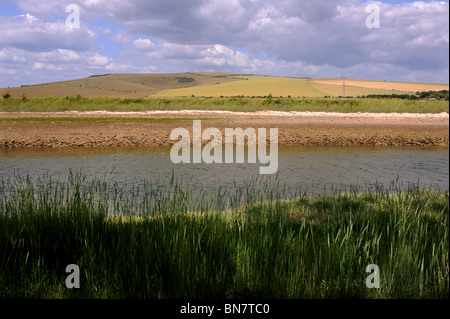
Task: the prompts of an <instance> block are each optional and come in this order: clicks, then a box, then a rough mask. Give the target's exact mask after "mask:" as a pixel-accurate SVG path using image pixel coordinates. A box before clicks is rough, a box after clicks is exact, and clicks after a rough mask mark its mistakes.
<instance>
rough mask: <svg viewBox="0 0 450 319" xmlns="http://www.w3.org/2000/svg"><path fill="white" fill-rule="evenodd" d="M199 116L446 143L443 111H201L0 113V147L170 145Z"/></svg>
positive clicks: (370, 138)
mask: <svg viewBox="0 0 450 319" xmlns="http://www.w3.org/2000/svg"><path fill="white" fill-rule="evenodd" d="M283 113H285V112H283ZM53 118H55V120H54V121H53V120H52V119H53ZM61 118H63V119H64V121H61ZM199 118H201V119H202V129H203V130H204V129H206V128H208V127H217V128H219V129H220V130H221V131H222V133H223V134H224V129H225V128H227V127H230V128H236V127H240V128H243V129H246V128H248V127H252V128H255V129H256V128H259V127H263V128H267V129H269V128H278V142H279V145H286V146H292V145H305V146H326V145H330V146H363V145H370V146H411V145H418V146H419V145H420V146H449V119H448V114H434V115H431V114H428V115H427V114H410V115H405V114H403V115H397V116H395V114H384V115H383V114H381V115H380V114H372V115H371V114H359V113H357V114H339V113H337V114H336V113H322V114H318V113H308V114H292V113H291V114H289V113H287V114H276V113H273V114H255V113H242V114H241V113H239V114H233V113H230V112H228V113H220V112H219V113H218V112H208V111H204V112H200V113H198V112H171V113H168V112H153V113H147V112H140V113H127V112H124V113H117V114H116V113H112V112H89V113H82V112H81V113H80V112H53V113H0V147H2V148H6V147H105V146H170V145H173V144H174V143H176V141H171V140H170V133H171V131H172V130H173V129H174V128H177V127H184V128H187V129H188V130H189V131H190V132H192V120H193V119H199ZM56 119H59V120H56ZM72 119H73V121H72ZM75 119H76V121H75ZM99 119H105V121H101V120H100V121H99ZM106 119H109V120H106ZM111 119H115V120H114V121H111ZM136 119H139V121H136ZM164 119H170V121H168V122H165V121H164ZM116 120H117V121H116ZM267 133H268V130H267Z"/></svg>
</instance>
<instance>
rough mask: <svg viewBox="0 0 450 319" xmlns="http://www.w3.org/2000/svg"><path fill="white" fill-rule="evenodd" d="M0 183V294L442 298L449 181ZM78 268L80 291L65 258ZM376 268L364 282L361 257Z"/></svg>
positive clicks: (73, 180) (75, 177) (445, 283)
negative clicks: (297, 191) (341, 185)
mask: <svg viewBox="0 0 450 319" xmlns="http://www.w3.org/2000/svg"><path fill="white" fill-rule="evenodd" d="M288 195H289V192H288V191H287V190H286V189H285V188H282V187H276V186H274V184H269V183H266V182H264V181H261V180H260V181H256V182H254V183H250V184H248V185H244V187H241V188H237V189H236V190H234V191H230V190H218V191H217V193H216V194H215V195H208V196H200V197H198V194H197V197H195V198H194V197H193V194H192V193H191V192H189V190H186V188H183V187H180V185H179V184H178V183H177V182H174V181H173V180H172V181H171V182H170V183H169V184H168V185H166V188H151V187H147V186H146V185H144V186H140V187H132V188H131V189H130V188H128V190H127V191H125V190H124V189H123V188H120V187H118V186H117V185H110V184H106V183H104V182H102V181H98V180H95V181H89V180H87V179H86V177H83V176H82V175H70V176H69V178H68V180H67V182H54V181H51V180H50V178H43V179H40V180H37V181H31V180H30V179H27V178H19V177H16V178H12V179H9V180H4V181H2V182H1V183H0V247H1V250H0V252H1V253H0V287H2V289H1V290H0V297H1V298H11V297H14V298H228V297H232V298H245V297H258V298H340V297H357V298H448V297H449V260H448V250H449V196H448V192H439V191H432V190H420V189H418V188H414V187H411V188H410V189H408V190H407V191H402V192H400V191H395V190H394V191H392V190H391V191H388V190H387V189H383V188H381V187H377V186H374V187H368V188H366V189H365V191H364V192H361V191H360V189H358V188H356V187H355V188H352V189H350V190H349V191H347V192H340V193H337V194H335V195H334V196H315V197H306V196H298V197H296V198H295V199H289V200H284V199H283V198H286V197H289V196H288ZM68 264H77V265H78V266H79V267H80V271H81V278H80V284H81V288H80V289H68V288H66V286H65V279H66V276H68V274H66V273H65V267H66V266H67V265H68ZM369 264H376V265H378V266H379V268H380V273H381V277H380V284H381V288H380V289H368V288H367V287H366V285H365V280H366V277H367V276H368V275H369V274H368V273H366V272H365V268H366V266H367V265H369Z"/></svg>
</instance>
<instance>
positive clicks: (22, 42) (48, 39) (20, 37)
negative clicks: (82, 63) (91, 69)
mask: <svg viewBox="0 0 450 319" xmlns="http://www.w3.org/2000/svg"><path fill="white" fill-rule="evenodd" d="M0 25H1V26H2V36H1V37H0V48H7V47H10V48H18V49H23V50H27V51H35V52H43V51H52V50H54V49H67V50H75V51H82V50H87V49H89V48H90V47H91V46H92V45H93V44H94V43H95V41H96V34H95V33H94V32H93V31H91V30H88V29H87V28H85V27H81V28H79V29H76V28H68V27H66V25H65V22H63V21H52V22H47V21H44V20H41V19H39V18H36V17H34V16H32V15H29V14H26V15H20V16H16V17H5V16H0Z"/></svg>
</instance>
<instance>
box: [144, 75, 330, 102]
mask: <svg viewBox="0 0 450 319" xmlns="http://www.w3.org/2000/svg"><path fill="white" fill-rule="evenodd" d="M231 78H233V77H231ZM234 78H237V79H239V80H238V81H235V82H228V83H221V84H216V85H209V86H195V87H190V88H183V89H171V90H165V91H161V92H159V93H157V94H155V95H153V96H152V97H181V96H192V95H195V96H205V97H220V96H239V95H243V96H267V95H269V94H272V96H274V97H275V96H276V97H278V96H283V97H287V96H288V95H290V96H291V97H303V96H304V97H323V96H324V95H325V94H324V93H323V92H322V91H320V90H318V89H316V88H315V87H314V86H313V85H311V84H312V83H313V82H312V81H311V80H310V79H298V78H287V77H275V76H252V75H241V76H236V77H234Z"/></svg>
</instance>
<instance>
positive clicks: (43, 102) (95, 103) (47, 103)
mask: <svg viewBox="0 0 450 319" xmlns="http://www.w3.org/2000/svg"><path fill="white" fill-rule="evenodd" d="M101 110H106V111H151V110H227V111H241V112H256V111H264V110H275V111H320V112H344V113H347V112H383V113H384V112H385V113H390V112H399V113H404V112H407V113H441V112H447V113H448V112H449V104H448V102H445V101H420V100H407V99H369V98H361V99H357V98H352V99H338V98H317V99H307V98H306V99H298V98H288V97H284V98H281V97H273V96H272V95H270V94H269V95H267V96H265V97H254V98H248V97H228V98H227V97H223V98H196V97H192V98H160V99H157V98H150V99H144V98H138V99H119V98H83V97H81V96H77V97H66V98H35V99H27V98H22V99H20V98H8V99H1V100H0V112H16V111H25V112H39V111H43V112H47V111H48V112H50V111H101Z"/></svg>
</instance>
